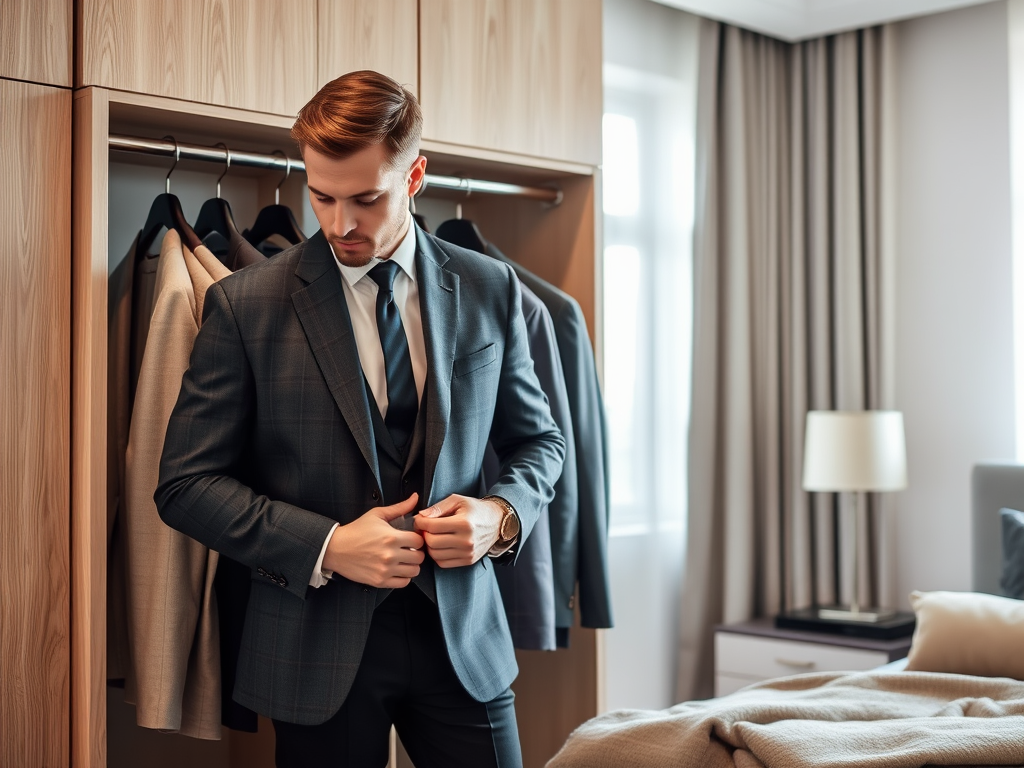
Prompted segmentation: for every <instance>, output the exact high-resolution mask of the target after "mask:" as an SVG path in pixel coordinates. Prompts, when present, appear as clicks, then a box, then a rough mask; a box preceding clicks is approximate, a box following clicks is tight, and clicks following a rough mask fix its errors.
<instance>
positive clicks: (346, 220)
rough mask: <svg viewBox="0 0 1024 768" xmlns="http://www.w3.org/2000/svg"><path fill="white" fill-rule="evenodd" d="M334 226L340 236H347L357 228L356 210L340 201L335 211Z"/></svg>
mask: <svg viewBox="0 0 1024 768" xmlns="http://www.w3.org/2000/svg"><path fill="white" fill-rule="evenodd" d="M334 227H335V231H337V233H338V237H345V235H347V234H348V233H349V232H352V231H353V230H354V229H355V228H356V217H355V211H353V210H352V208H351V207H350V206H348V205H345V203H338V206H337V208H336V209H335V211H334Z"/></svg>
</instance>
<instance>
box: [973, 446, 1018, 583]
mask: <svg viewBox="0 0 1024 768" xmlns="http://www.w3.org/2000/svg"><path fill="white" fill-rule="evenodd" d="M1003 507H1008V508H1009V509H1019V510H1022V511H1024V464H975V465H974V471H973V472H972V473H971V508H972V509H971V518H972V520H971V525H972V528H973V534H974V546H973V548H972V555H973V558H972V559H973V562H974V565H973V580H974V587H973V588H974V591H975V592H988V593H990V594H993V595H998V594H1001V590H1000V589H999V577H1000V574H1001V572H1002V567H1003V547H1002V533H1001V531H1002V526H1001V523H1000V520H999V510H1000V509H1002V508H1003Z"/></svg>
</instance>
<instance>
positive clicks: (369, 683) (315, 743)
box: [274, 585, 523, 768]
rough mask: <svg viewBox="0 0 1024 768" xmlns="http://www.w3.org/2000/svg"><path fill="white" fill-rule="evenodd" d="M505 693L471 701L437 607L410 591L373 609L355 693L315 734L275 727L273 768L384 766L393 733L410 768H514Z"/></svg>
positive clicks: (515, 742)
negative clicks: (409, 760)
mask: <svg viewBox="0 0 1024 768" xmlns="http://www.w3.org/2000/svg"><path fill="white" fill-rule="evenodd" d="M513 698H514V696H513V694H512V691H511V689H509V690H506V691H505V692H504V693H503V694H501V695H500V696H498V697H497V698H496V699H494V700H493V701H489V702H485V703H481V702H478V701H476V700H475V699H473V698H472V697H471V696H470V695H469V694H468V693H466V691H465V689H464V688H463V687H462V684H461V683H460V682H459V680H458V678H457V677H456V675H455V670H454V669H452V665H451V662H450V661H449V660H448V651H447V649H446V648H445V643H444V635H443V634H442V631H441V617H440V615H439V614H438V612H437V606H436V605H434V603H433V602H431V601H430V599H429V598H427V597H426V596H425V595H424V594H423V593H422V592H421V591H420V590H419V589H417V588H416V587H415V586H414V585H409V586H408V587H406V588H405V589H396V590H394V591H393V592H392V593H391V594H390V595H389V596H388V597H387V599H386V600H384V602H383V603H381V604H380V605H378V606H377V608H376V610H375V611H374V614H373V621H372V622H371V624H370V634H369V637H368V638H367V640H366V649H365V650H364V651H363V658H362V660H361V661H360V663H359V671H358V672H357V673H356V678H355V682H354V683H353V684H352V690H351V691H350V693H349V694H348V697H347V698H346V699H345V703H344V704H343V705H342V707H341V709H340V710H338V712H337V714H335V715H334V717H332V718H331V719H330V720H328V721H327V722H326V723H323V724H322V725H312V726H311V725H295V724H294V723H285V722H281V721H279V720H274V731H275V734H276V738H277V746H276V759H277V768H309V766H322V767H323V768H328V767H330V768H364V766H366V767H370V768H372V767H373V766H386V765H387V762H388V737H389V734H390V731H391V725H392V724H394V726H395V730H397V731H398V735H399V736H400V737H401V739H402V745H403V746H404V747H405V749H406V751H407V752H408V753H409V757H410V758H412V761H413V763H414V764H415V765H416V768H433V767H434V766H438V768H459V767H460V766H465V768H488V767H493V768H521V767H522V763H523V758H522V753H521V751H520V747H519V733H518V731H517V729H516V714H515V708H514V707H513Z"/></svg>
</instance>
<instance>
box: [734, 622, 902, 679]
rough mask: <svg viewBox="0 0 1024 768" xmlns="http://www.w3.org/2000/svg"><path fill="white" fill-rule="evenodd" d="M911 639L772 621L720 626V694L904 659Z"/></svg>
mask: <svg viewBox="0 0 1024 768" xmlns="http://www.w3.org/2000/svg"><path fill="white" fill-rule="evenodd" d="M910 640H911V637H910V636H909V635H908V636H907V637H901V638H897V639H895V640H872V639H868V638H863V637H847V636H845V635H827V634H823V633H819V632H804V631H801V630H795V629H778V628H776V627H775V623H774V622H773V621H772V619H754V620H753V621H746V622H743V623H742V624H722V625H719V626H717V627H715V696H725V695H726V694H728V693H732V692H733V691H736V690H739V689H740V688H743V687H745V686H747V685H750V684H751V683H756V682H757V681H759V680H771V679H773V678H776V677H786V676H788V675H798V674H801V673H804V672H846V671H850V672H855V671H861V670H865V669H874V668H875V667H880V666H882V665H883V664H888V663H889V662H890V661H895V660H896V659H902V658H903V657H904V656H906V655H907V653H909V651H910Z"/></svg>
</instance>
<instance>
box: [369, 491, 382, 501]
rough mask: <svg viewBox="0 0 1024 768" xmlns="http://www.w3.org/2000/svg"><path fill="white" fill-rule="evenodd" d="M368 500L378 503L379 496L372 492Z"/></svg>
mask: <svg viewBox="0 0 1024 768" xmlns="http://www.w3.org/2000/svg"><path fill="white" fill-rule="evenodd" d="M370 498H371V499H373V500H374V501H380V494H379V493H377V492H376V491H374V492H373V493H371V494H370Z"/></svg>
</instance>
